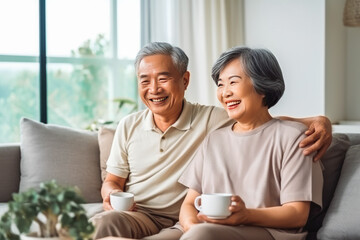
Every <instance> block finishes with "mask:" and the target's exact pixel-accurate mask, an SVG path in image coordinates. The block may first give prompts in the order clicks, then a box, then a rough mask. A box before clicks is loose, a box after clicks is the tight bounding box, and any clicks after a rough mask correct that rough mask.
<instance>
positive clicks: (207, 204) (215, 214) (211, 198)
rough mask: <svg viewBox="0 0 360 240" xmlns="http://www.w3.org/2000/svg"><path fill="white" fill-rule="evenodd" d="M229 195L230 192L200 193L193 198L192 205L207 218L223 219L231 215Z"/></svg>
mask: <svg viewBox="0 0 360 240" xmlns="http://www.w3.org/2000/svg"><path fill="white" fill-rule="evenodd" d="M231 196H232V194H230V193H213V194H202V195H201V196H198V197H196V198H195V201H194V205H195V208H196V209H197V210H199V211H200V212H201V213H202V214H205V215H206V216H207V217H209V218H213V219H224V218H227V217H228V216H230V215H231V212H230V210H229V207H230V205H231ZM200 200H201V205H200V203H199V201H200Z"/></svg>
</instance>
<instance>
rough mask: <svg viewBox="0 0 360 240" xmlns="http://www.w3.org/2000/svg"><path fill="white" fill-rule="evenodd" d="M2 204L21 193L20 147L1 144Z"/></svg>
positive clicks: (0, 180) (0, 188) (0, 187)
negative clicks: (15, 193) (14, 194)
mask: <svg viewBox="0 0 360 240" xmlns="http://www.w3.org/2000/svg"><path fill="white" fill-rule="evenodd" d="M0 166H1V167H0V202H7V201H9V200H10V199H11V195H12V193H14V192H18V191H19V182H20V145H19V144H16V143H13V144H0Z"/></svg>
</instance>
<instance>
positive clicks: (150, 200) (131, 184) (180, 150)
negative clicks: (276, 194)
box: [92, 42, 331, 239]
mask: <svg viewBox="0 0 360 240" xmlns="http://www.w3.org/2000/svg"><path fill="white" fill-rule="evenodd" d="M187 65H188V57H187V56H186V54H185V53H184V52H183V51H182V50H181V49H180V48H178V47H173V46H171V45H170V44H168V43H160V42H155V43H150V44H148V45H147V46H145V47H144V48H143V49H141V50H140V52H139V53H138V55H137V57H136V61H135V68H136V74H137V78H138V90H139V95H140V97H141V99H142V101H143V102H144V104H145V105H146V106H147V109H146V110H143V111H140V112H137V113H134V114H131V115H129V116H127V117H126V118H124V119H122V120H121V122H120V123H119V125H118V127H117V129H116V133H115V137H114V141H113V145H112V148H111V153H110V156H109V159H108V162H107V172H108V174H107V177H106V179H105V181H104V183H103V186H102V189H101V193H102V197H103V206H104V209H105V210H106V211H104V212H102V213H100V214H98V215H96V216H95V217H94V218H93V219H92V221H93V222H94V224H95V226H96V232H95V236H94V237H95V238H102V237H106V236H119V237H126V238H136V239H139V238H144V239H179V238H180V236H181V234H182V230H181V228H180V227H179V225H176V222H177V221H178V215H179V210H180V206H181V203H182V202H183V200H184V197H185V195H186V192H187V189H186V188H185V187H184V186H182V185H181V184H180V183H178V178H179V177H180V175H181V174H182V172H183V170H184V169H185V167H186V166H187V165H188V164H189V162H190V160H191V158H192V156H193V155H194V153H195V151H196V149H197V148H198V146H199V145H200V143H201V142H202V140H203V139H204V137H205V136H206V135H207V134H208V133H209V132H211V131H213V130H215V129H218V128H220V127H224V126H227V125H229V124H232V123H233V120H230V119H229V117H228V116H227V113H226V112H225V110H223V109H221V108H217V107H214V106H203V105H199V104H192V103H190V102H187V101H186V100H185V99H184V94H185V91H186V89H187V87H188V85H189V80H190V73H189V72H188V71H187ZM209 84H210V83H209ZM296 121H300V122H302V123H304V124H305V125H307V126H308V131H307V132H306V134H307V135H308V137H307V138H305V139H304V140H303V142H301V144H300V146H299V147H306V146H307V148H306V149H305V150H304V154H306V155H308V154H310V153H312V152H314V151H318V152H317V155H316V156H315V160H318V159H319V158H320V157H321V156H322V155H323V154H324V153H325V151H326V149H327V148H328V146H329V145H330V143H331V123H330V121H329V120H328V119H327V118H326V117H313V118H306V119H297V120H296ZM117 191H128V192H131V193H133V194H134V195H135V201H136V207H135V208H134V209H133V210H132V211H124V212H117V211H114V210H112V208H111V206H110V201H109V198H110V197H109V196H110V194H111V193H113V192H117ZM174 224H175V225H174Z"/></svg>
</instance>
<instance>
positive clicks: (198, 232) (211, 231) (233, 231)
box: [180, 223, 274, 240]
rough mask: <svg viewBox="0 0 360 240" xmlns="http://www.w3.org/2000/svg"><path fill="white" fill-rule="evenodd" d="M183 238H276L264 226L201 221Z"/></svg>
mask: <svg viewBox="0 0 360 240" xmlns="http://www.w3.org/2000/svg"><path fill="white" fill-rule="evenodd" d="M180 239H181V240H189V239H191V240H205V239H206V240H219V239H221V240H274V238H273V237H272V236H271V234H270V233H269V232H268V231H267V230H266V229H264V228H261V227H252V226H242V225H241V226H228V225H220V224H214V223H200V224H196V225H194V226H192V227H191V228H190V229H189V230H188V231H187V232H186V233H184V234H183V235H182V237H181V238H180Z"/></svg>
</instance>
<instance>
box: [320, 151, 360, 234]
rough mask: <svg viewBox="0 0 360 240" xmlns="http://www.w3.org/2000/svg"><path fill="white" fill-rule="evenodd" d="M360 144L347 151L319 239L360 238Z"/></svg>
mask: <svg viewBox="0 0 360 240" xmlns="http://www.w3.org/2000/svg"><path fill="white" fill-rule="evenodd" d="M359 186H360V145H354V146H351V147H350V148H349V150H348V152H347V153H346V157H345V161H344V164H343V167H342V171H341V177H340V179H339V182H338V185H337V188H336V191H335V193H334V197H333V199H332V202H331V204H330V207H329V210H328V212H327V213H326V216H325V218H324V222H323V226H322V227H321V228H320V230H319V232H318V235H317V236H318V239H360V228H359V222H360V217H359V213H360V204H359V199H360V187H359Z"/></svg>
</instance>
